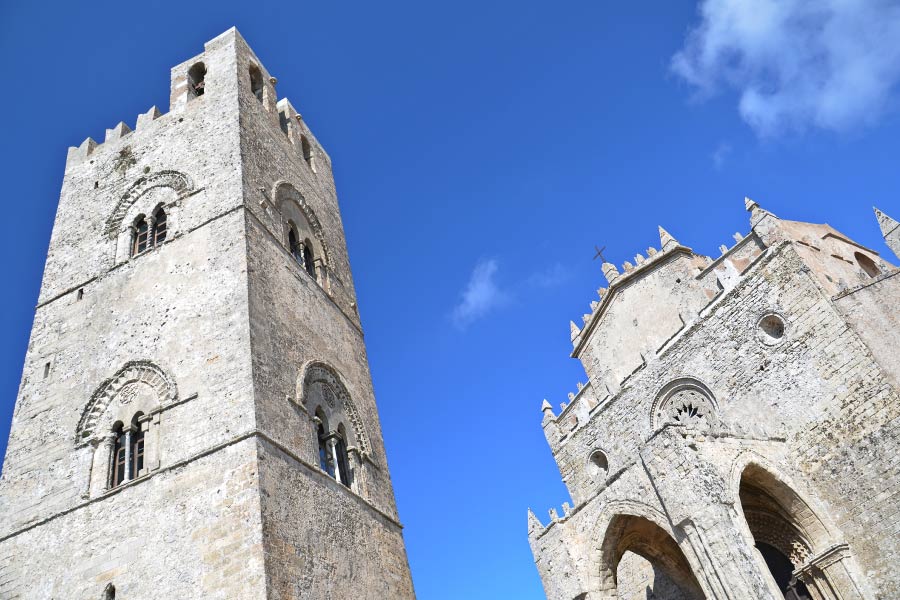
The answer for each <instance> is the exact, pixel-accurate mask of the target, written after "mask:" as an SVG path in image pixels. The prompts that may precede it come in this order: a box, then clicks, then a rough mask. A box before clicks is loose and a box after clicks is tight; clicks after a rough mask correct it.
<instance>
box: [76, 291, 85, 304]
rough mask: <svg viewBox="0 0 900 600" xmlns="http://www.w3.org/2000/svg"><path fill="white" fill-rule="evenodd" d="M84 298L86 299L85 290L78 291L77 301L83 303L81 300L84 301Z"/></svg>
mask: <svg viewBox="0 0 900 600" xmlns="http://www.w3.org/2000/svg"><path fill="white" fill-rule="evenodd" d="M82 298H84V288H81V289H80V290H78V295H77V297H76V299H77V300H78V301H79V302H81V299H82Z"/></svg>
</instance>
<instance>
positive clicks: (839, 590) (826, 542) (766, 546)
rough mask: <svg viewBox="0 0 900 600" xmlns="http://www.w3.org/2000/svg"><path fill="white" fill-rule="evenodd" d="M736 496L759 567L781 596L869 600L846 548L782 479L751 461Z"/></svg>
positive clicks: (808, 599) (802, 599) (794, 599)
mask: <svg viewBox="0 0 900 600" xmlns="http://www.w3.org/2000/svg"><path fill="white" fill-rule="evenodd" d="M737 497H738V500H739V503H738V504H739V506H740V509H741V511H742V513H743V515H744V520H745V522H746V525H747V529H748V530H749V532H750V535H751V536H752V541H753V545H754V547H755V548H756V551H757V558H758V559H759V562H760V567H761V568H763V569H765V573H767V574H768V575H770V576H771V583H772V585H773V587H777V588H778V590H779V591H780V592H781V593H782V594H783V595H784V597H785V598H787V599H788V600H838V599H840V600H849V599H863V598H867V597H868V596H867V595H865V594H864V593H863V591H862V586H861V581H860V578H859V576H858V570H857V569H856V566H855V562H854V560H853V558H852V556H851V554H850V550H849V547H848V546H847V545H846V544H844V543H841V540H840V538H839V537H838V536H836V535H835V531H834V530H833V528H831V527H830V526H829V525H828V524H826V522H825V521H824V520H823V519H822V517H820V515H819V514H818V513H817V512H816V511H814V510H813V508H812V507H811V506H810V504H809V503H808V502H807V501H806V500H805V499H803V498H802V497H801V496H800V495H799V494H798V493H797V492H796V491H794V489H793V488H792V487H791V486H790V485H788V484H787V483H785V481H783V480H782V479H781V478H779V477H776V476H775V475H774V474H773V473H772V472H771V471H769V470H768V469H766V468H764V467H762V466H760V465H759V464H756V463H753V462H751V463H748V464H747V465H746V466H745V467H744V469H743V470H742V471H741V476H740V482H739V486H738V490H737Z"/></svg>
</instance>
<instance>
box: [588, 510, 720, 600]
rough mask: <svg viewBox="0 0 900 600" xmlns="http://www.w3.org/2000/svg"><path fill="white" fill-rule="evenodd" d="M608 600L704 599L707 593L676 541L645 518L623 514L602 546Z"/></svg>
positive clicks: (603, 589) (610, 528)
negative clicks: (648, 599)
mask: <svg viewBox="0 0 900 600" xmlns="http://www.w3.org/2000/svg"><path fill="white" fill-rule="evenodd" d="M601 586H602V591H603V592H604V595H603V596H602V597H604V598H617V599H621V600H625V599H627V600H637V599H638V598H640V599H641V600H645V599H647V598H666V599H670V600H703V598H704V595H703V591H702V590H701V588H700V585H699V584H698V583H697V580H696V578H695V577H694V574H693V572H692V571H691V567H690V565H689V564H688V561H687V559H686V558H685V556H684V554H683V553H682V552H681V549H680V548H679V547H678V544H677V543H676V542H675V540H674V539H672V537H671V536H670V535H669V534H668V533H667V532H666V531H665V530H664V529H663V528H662V527H660V526H659V525H657V524H656V523H654V522H652V521H650V520H649V519H647V518H645V517H639V516H635V515H625V514H619V515H616V516H615V517H613V518H612V520H611V521H610V522H609V526H608V527H607V529H606V535H605V537H604V540H603V547H602V564H601Z"/></svg>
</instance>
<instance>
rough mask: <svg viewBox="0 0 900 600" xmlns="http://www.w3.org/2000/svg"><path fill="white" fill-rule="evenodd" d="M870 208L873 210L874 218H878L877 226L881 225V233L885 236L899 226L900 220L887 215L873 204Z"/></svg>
mask: <svg viewBox="0 0 900 600" xmlns="http://www.w3.org/2000/svg"><path fill="white" fill-rule="evenodd" d="M872 209H873V210H874V211H875V218H876V219H878V226H879V227H881V233H882V235H884V236H887V234H889V233H890V232H892V231H894V230H895V229H897V227H900V222H898V221H897V220H896V219H893V218H891V217H889V216H888V215H886V214H885V213H884V212H882V211H881V210H879V209H878V208H877V207H875V206H873V207H872Z"/></svg>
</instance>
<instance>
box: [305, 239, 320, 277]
mask: <svg viewBox="0 0 900 600" xmlns="http://www.w3.org/2000/svg"><path fill="white" fill-rule="evenodd" d="M302 264H303V268H305V269H306V272H307V273H309V276H310V277H312V278H313V279H317V277H316V257H315V255H314V254H313V248H312V243H310V241H309V240H306V242H305V243H304V244H303V261H302Z"/></svg>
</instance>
